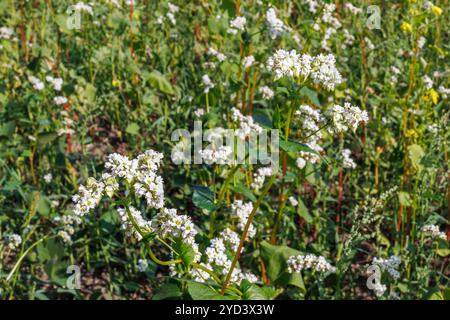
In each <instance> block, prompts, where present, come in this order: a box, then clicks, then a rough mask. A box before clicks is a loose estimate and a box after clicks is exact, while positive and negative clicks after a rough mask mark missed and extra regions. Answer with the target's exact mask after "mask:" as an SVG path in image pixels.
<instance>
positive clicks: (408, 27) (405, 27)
mask: <svg viewBox="0 0 450 320" xmlns="http://www.w3.org/2000/svg"><path fill="white" fill-rule="evenodd" d="M400 29H402V30H403V31H404V32H412V25H411V24H410V23H408V22H405V21H403V22H402V25H401V26H400Z"/></svg>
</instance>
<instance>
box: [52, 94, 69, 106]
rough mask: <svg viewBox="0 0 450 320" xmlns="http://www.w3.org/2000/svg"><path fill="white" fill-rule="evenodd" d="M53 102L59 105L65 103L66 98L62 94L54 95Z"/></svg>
mask: <svg viewBox="0 0 450 320" xmlns="http://www.w3.org/2000/svg"><path fill="white" fill-rule="evenodd" d="M53 102H54V103H55V104H56V105H58V106H59V105H62V104H66V103H67V98H66V97H63V96H56V97H54V98H53Z"/></svg>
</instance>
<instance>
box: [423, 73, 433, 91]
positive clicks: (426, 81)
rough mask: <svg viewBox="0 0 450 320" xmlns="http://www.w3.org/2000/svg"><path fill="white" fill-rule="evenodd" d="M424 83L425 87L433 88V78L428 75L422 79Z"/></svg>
mask: <svg viewBox="0 0 450 320" xmlns="http://www.w3.org/2000/svg"><path fill="white" fill-rule="evenodd" d="M422 81H423V83H424V84H425V89H427V90H431V89H433V80H431V78H430V77H429V76H427V75H425V76H423V79H422Z"/></svg>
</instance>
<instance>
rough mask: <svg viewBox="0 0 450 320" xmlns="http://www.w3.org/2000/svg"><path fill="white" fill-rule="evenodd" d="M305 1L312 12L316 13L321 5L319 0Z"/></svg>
mask: <svg viewBox="0 0 450 320" xmlns="http://www.w3.org/2000/svg"><path fill="white" fill-rule="evenodd" d="M305 2H306V3H307V4H308V10H309V12H311V13H316V12H317V8H318V7H319V5H320V1H319V0H305Z"/></svg>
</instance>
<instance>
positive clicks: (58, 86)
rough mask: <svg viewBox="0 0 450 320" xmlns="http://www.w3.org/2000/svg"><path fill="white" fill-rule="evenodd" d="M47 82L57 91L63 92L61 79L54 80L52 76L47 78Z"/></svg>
mask: <svg viewBox="0 0 450 320" xmlns="http://www.w3.org/2000/svg"><path fill="white" fill-rule="evenodd" d="M45 79H46V80H47V82H50V83H51V85H52V86H53V89H54V90H55V91H61V89H62V84H63V80H62V79H61V78H53V77H51V76H47V77H45Z"/></svg>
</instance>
